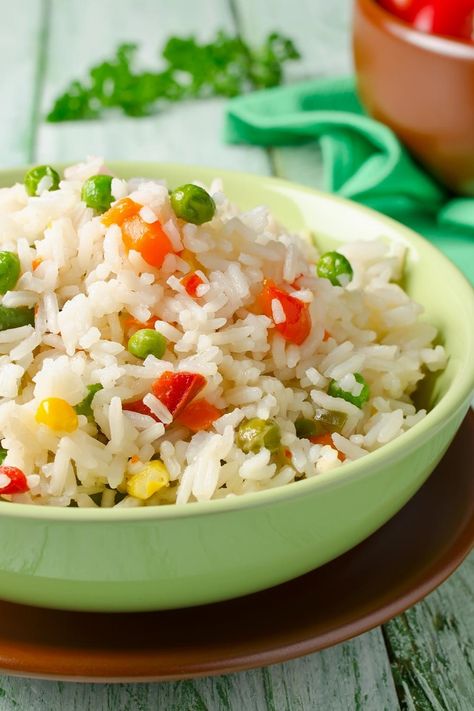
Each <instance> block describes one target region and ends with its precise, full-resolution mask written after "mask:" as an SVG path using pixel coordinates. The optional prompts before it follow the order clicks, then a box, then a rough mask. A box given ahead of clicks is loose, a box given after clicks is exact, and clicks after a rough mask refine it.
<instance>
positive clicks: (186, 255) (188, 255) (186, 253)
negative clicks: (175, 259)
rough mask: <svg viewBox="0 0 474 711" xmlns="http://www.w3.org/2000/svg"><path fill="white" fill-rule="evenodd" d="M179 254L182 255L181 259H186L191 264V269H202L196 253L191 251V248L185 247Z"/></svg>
mask: <svg viewBox="0 0 474 711" xmlns="http://www.w3.org/2000/svg"><path fill="white" fill-rule="evenodd" d="M179 256H180V257H181V259H184V261H185V262H186V263H187V264H189V266H190V267H191V271H193V272H195V271H197V270H198V269H201V271H202V266H201V265H200V264H199V262H198V260H197V259H196V256H195V255H194V253H193V252H191V251H190V250H189V249H183V251H182V252H180V253H179Z"/></svg>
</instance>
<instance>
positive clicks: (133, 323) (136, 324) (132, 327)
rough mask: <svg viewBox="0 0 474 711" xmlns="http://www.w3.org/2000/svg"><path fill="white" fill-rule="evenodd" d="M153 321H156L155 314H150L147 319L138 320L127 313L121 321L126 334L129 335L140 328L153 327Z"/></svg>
mask: <svg viewBox="0 0 474 711" xmlns="http://www.w3.org/2000/svg"><path fill="white" fill-rule="evenodd" d="M155 321H157V316H152V317H151V318H149V319H148V321H139V320H138V319H136V318H134V317H133V316H128V315H127V316H125V317H124V318H123V320H122V323H123V327H124V328H125V330H126V331H127V334H128V335H129V336H133V334H134V333H135V332H136V331H139V330H140V329H141V328H154V326H155Z"/></svg>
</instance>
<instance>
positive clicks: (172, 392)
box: [151, 370, 207, 417]
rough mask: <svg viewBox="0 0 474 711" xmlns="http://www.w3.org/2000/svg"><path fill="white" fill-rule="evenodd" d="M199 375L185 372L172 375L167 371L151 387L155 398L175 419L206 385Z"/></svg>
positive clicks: (204, 379) (202, 377)
mask: <svg viewBox="0 0 474 711" xmlns="http://www.w3.org/2000/svg"><path fill="white" fill-rule="evenodd" d="M206 382H207V381H206V378H205V377H204V376H203V375H201V374H200V373H188V372H185V371H182V372H178V373H172V372H171V371H169V370H167V371H165V372H164V373H162V374H161V375H160V377H159V378H158V380H155V382H154V383H153V385H152V386H151V389H152V392H153V394H154V395H155V397H157V398H158V400H160V401H161V402H162V403H163V405H164V406H165V407H167V408H168V410H169V411H170V412H171V414H172V415H173V416H174V417H176V416H177V415H178V414H179V413H180V412H181V411H182V410H183V409H184V408H185V407H186V405H187V404H188V403H190V402H191V400H192V399H193V398H194V397H196V395H197V394H198V393H199V392H200V391H201V390H202V389H203V387H204V386H205V385H206Z"/></svg>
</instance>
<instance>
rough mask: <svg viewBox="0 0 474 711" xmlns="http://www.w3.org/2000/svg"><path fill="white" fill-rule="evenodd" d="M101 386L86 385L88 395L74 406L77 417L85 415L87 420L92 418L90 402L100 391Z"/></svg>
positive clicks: (96, 384)
mask: <svg viewBox="0 0 474 711" xmlns="http://www.w3.org/2000/svg"><path fill="white" fill-rule="evenodd" d="M102 388H103V385H101V384H100V383H94V384H93V385H88V386H87V390H88V393H87V395H86V396H85V398H84V399H83V400H81V402H79V403H78V404H77V405H75V406H74V409H75V411H76V412H77V414H78V415H85V416H86V417H87V419H91V417H92V400H93V399H94V395H95V394H96V393H98V392H99V390H102Z"/></svg>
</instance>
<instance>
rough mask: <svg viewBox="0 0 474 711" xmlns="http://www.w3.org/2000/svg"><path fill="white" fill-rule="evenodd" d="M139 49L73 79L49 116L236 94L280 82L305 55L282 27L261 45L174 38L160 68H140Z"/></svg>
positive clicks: (142, 112) (135, 109) (129, 48)
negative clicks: (290, 65) (287, 65)
mask: <svg viewBox="0 0 474 711" xmlns="http://www.w3.org/2000/svg"><path fill="white" fill-rule="evenodd" d="M137 50H138V46H137V45H136V44H122V45H120V46H119V47H118V49H117V51H116V53H115V56H114V57H113V58H112V59H109V60H106V61H104V62H102V63H101V64H97V65H96V66H94V67H92V68H91V69H90V70H89V76H88V78H87V79H86V80H85V81H84V82H81V81H79V80H75V81H73V82H71V84H70V85H69V87H68V88H67V90H66V91H65V92H64V94H61V95H60V96H59V97H58V98H57V99H56V101H55V102H54V106H53V108H52V109H51V111H50V112H49V114H48V115H47V120H48V121H50V122H59V121H78V120H88V119H97V118H100V117H101V116H102V115H103V114H104V111H106V110H108V109H120V110H121V111H123V112H124V113H125V114H126V115H127V116H147V115H149V114H151V113H153V112H154V111H156V110H158V109H159V108H160V105H161V104H162V103H163V102H169V101H183V100H186V99H193V98H206V97H211V96H225V97H232V96H237V95H238V94H242V93H244V92H246V91H249V90H251V89H264V88H267V87H271V86H276V85H278V84H280V83H281V81H282V78H283V65H284V64H285V62H287V61H288V60H292V59H298V58H299V57H300V54H299V52H298V50H297V49H296V47H295V45H294V44H293V42H292V41H291V40H290V39H288V38H287V37H284V36H283V35H281V34H279V33H277V32H273V33H271V34H269V35H268V37H267V38H266V40H265V42H264V43H263V45H262V46H261V47H260V48H258V49H254V48H251V47H250V46H249V45H248V44H247V43H246V42H244V41H243V40H242V39H241V38H240V37H232V36H230V35H228V34H226V33H225V32H222V31H220V32H218V33H217V35H216V37H215V39H214V40H213V41H212V42H209V43H208V44H199V43H198V42H197V40H196V39H195V38H194V37H185V38H183V37H171V38H170V39H169V40H168V41H167V43H166V45H165V46H164V48H163V51H162V57H163V59H164V60H165V63H166V66H165V69H164V70H163V71H161V72H152V71H137V70H135V69H134V63H135V58H136V53H137Z"/></svg>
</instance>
